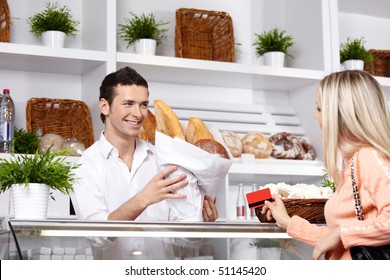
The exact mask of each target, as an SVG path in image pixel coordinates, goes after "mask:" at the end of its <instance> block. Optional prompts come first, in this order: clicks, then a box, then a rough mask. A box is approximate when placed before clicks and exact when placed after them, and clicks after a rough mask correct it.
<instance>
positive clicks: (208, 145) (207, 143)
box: [194, 139, 229, 159]
mask: <svg viewBox="0 0 390 280" xmlns="http://www.w3.org/2000/svg"><path fill="white" fill-rule="evenodd" d="M194 145H195V146H197V147H199V148H201V149H202V150H205V151H206V152H209V153H210V154H217V155H219V156H220V157H221V158H226V159H229V154H228V153H227V151H226V149H225V147H224V146H223V145H222V144H221V143H219V142H218V141H215V140H213V139H200V140H198V141H196V143H195V144H194Z"/></svg>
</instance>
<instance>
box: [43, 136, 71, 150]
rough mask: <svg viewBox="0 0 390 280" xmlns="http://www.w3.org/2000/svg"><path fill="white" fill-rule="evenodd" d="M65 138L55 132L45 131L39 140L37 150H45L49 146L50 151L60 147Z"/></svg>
mask: <svg viewBox="0 0 390 280" xmlns="http://www.w3.org/2000/svg"><path fill="white" fill-rule="evenodd" d="M64 142H65V139H64V138H63V137H62V136H61V135H59V134H56V133H46V134H45V135H43V136H42V138H41V141H40V142H39V147H38V149H39V151H41V152H46V151H47V150H48V149H49V148H50V150H51V151H52V152H55V151H58V150H60V149H62V146H63V145H64Z"/></svg>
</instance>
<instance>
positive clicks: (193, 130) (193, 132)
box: [186, 117, 214, 145]
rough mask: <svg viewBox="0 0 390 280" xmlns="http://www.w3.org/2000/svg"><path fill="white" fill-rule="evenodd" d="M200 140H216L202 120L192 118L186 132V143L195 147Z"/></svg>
mask: <svg viewBox="0 0 390 280" xmlns="http://www.w3.org/2000/svg"><path fill="white" fill-rule="evenodd" d="M200 139H211V140H214V137H213V135H212V134H211V133H210V131H209V130H208V128H207V126H206V125H205V124H204V123H203V121H202V120H201V119H199V118H195V117H191V118H190V120H189V121H188V126H187V130H186V141H187V142H188V143H190V144H193V145H195V143H196V142H197V141H198V140H200Z"/></svg>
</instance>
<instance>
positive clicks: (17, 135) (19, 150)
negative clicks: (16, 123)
mask: <svg viewBox="0 0 390 280" xmlns="http://www.w3.org/2000/svg"><path fill="white" fill-rule="evenodd" d="M13 141H14V143H13V144H14V145H13V146H14V153H16V154H34V153H35V152H36V150H37V149H38V147H39V142H40V139H39V137H38V135H37V132H36V131H26V130H25V129H23V128H16V129H15V132H14V140H13Z"/></svg>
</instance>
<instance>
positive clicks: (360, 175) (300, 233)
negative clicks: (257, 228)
mask: <svg viewBox="0 0 390 280" xmlns="http://www.w3.org/2000/svg"><path fill="white" fill-rule="evenodd" d="M351 160H352V158H348V159H345V162H344V165H343V173H342V174H341V176H342V180H341V182H342V183H341V187H340V186H337V190H336V193H335V194H334V195H333V196H332V197H331V198H330V199H329V200H328V201H327V203H326V204H325V218H326V226H317V225H314V224H310V223H309V222H307V221H306V220H304V219H302V218H300V217H298V216H293V217H292V219H291V221H290V223H289V226H288V228H287V233H288V234H289V235H290V236H291V237H293V238H294V239H297V240H300V241H302V242H304V243H307V244H309V245H311V246H314V245H315V243H316V241H317V240H319V239H320V238H322V237H323V236H324V235H326V233H327V232H328V231H329V230H332V229H335V228H338V227H340V228H341V241H342V244H341V245H340V246H339V247H338V248H336V249H335V250H334V251H332V252H329V254H326V256H325V257H326V258H329V259H345V260H348V259H351V255H350V253H349V248H350V247H352V246H355V245H371V246H379V245H383V244H390V161H389V160H387V159H384V158H383V157H382V156H381V155H380V154H379V152H378V151H376V150H374V149H372V148H363V149H361V150H360V151H359V153H358V154H357V155H355V178H356V183H357V186H358V189H359V195H360V201H361V203H362V206H363V214H364V221H359V220H358V219H357V217H356V214H355V202H354V198H353V190H352V182H351V170H350V165H351Z"/></svg>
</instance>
